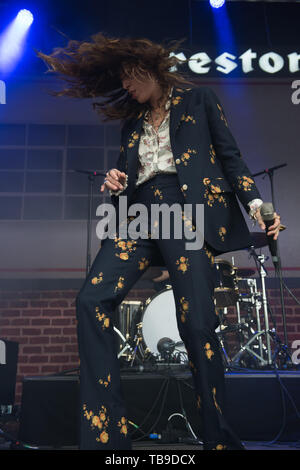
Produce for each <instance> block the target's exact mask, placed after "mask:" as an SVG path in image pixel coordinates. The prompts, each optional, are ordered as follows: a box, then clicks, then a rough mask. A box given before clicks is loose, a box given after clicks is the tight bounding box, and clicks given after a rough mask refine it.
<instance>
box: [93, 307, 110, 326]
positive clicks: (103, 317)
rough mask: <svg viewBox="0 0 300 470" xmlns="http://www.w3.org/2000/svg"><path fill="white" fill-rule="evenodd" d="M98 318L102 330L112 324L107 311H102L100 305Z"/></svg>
mask: <svg viewBox="0 0 300 470" xmlns="http://www.w3.org/2000/svg"><path fill="white" fill-rule="evenodd" d="M95 311H96V318H97V319H98V321H99V322H100V323H101V324H102V330H106V329H107V328H109V325H110V318H109V317H108V316H107V315H106V314H105V313H100V310H99V307H96V309H95Z"/></svg>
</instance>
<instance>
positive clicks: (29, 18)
mask: <svg viewBox="0 0 300 470" xmlns="http://www.w3.org/2000/svg"><path fill="white" fill-rule="evenodd" d="M16 20H17V21H18V22H19V24H21V25H24V27H29V26H30V25H31V23H32V22H33V14H32V13H31V11H29V10H26V9H23V10H20V11H19V13H18V14H17V18H16Z"/></svg>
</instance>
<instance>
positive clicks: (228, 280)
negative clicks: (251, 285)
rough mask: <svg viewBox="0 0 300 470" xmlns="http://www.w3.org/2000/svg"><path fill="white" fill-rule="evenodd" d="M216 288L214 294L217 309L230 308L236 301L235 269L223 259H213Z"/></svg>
mask: <svg viewBox="0 0 300 470" xmlns="http://www.w3.org/2000/svg"><path fill="white" fill-rule="evenodd" d="M215 268H216V287H215V292H214V297H215V304H216V307H217V308H224V307H230V306H231V305H235V304H236V302H237V300H238V296H239V294H238V288H237V285H236V275H235V269H234V268H233V266H232V264H231V263H230V262H229V261H227V260H224V259H215Z"/></svg>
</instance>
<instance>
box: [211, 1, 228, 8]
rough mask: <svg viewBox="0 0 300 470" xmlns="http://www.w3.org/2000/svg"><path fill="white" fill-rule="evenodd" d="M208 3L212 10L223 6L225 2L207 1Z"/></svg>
mask: <svg viewBox="0 0 300 470" xmlns="http://www.w3.org/2000/svg"><path fill="white" fill-rule="evenodd" d="M209 3H210V5H211V6H212V7H213V8H221V7H222V6H223V5H224V3H225V0H209Z"/></svg>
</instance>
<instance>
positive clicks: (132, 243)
mask: <svg viewBox="0 0 300 470" xmlns="http://www.w3.org/2000/svg"><path fill="white" fill-rule="evenodd" d="M114 242H115V248H116V250H121V251H120V253H115V255H116V256H117V257H118V258H120V259H122V260H123V261H127V260H128V259H129V253H132V252H133V251H135V250H136V243H137V242H136V240H122V238H118V237H116V238H115V239H114Z"/></svg>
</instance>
